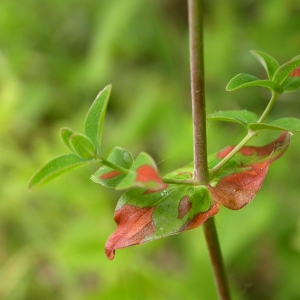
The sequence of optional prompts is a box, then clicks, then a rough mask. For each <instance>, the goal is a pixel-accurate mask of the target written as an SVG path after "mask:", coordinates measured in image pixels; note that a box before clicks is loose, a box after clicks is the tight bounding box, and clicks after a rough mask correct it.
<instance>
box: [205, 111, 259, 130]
mask: <svg viewBox="0 0 300 300" xmlns="http://www.w3.org/2000/svg"><path fill="white" fill-rule="evenodd" d="M207 118H208V119H209V120H215V121H225V122H234V123H238V124H241V125H243V126H246V127H247V125H248V124H250V123H254V122H257V121H258V117H257V115H256V114H255V113H253V112H251V111H247V110H226V111H218V112H215V113H213V114H210V115H208V116H207Z"/></svg>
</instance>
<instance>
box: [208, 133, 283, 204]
mask: <svg viewBox="0 0 300 300" xmlns="http://www.w3.org/2000/svg"><path fill="white" fill-rule="evenodd" d="M288 143H289V133H288V132H284V133H283V134H282V135H281V136H280V137H279V138H278V139H277V140H275V141H274V142H272V143H270V144H268V145H265V146H263V147H250V146H245V147H243V148H242V149H241V150H240V151H239V153H240V154H242V155H243V156H245V157H247V156H252V155H255V156H256V157H257V158H256V159H255V161H254V162H253V163H250V164H248V165H244V164H242V163H241V164H240V166H239V167H238V168H240V170H241V171H240V172H234V173H232V174H230V175H227V176H225V177H223V178H221V180H220V181H219V182H218V183H217V185H216V187H212V186H209V187H208V188H209V191H210V193H211V196H212V197H213V199H214V200H215V201H216V202H219V203H220V204H223V205H224V206H225V207H227V208H230V209H241V208H242V207H244V206H245V205H246V204H248V203H249V202H250V201H251V200H252V199H253V198H254V197H255V195H256V194H257V192H258V190H259V189H260V188H261V185H262V183H263V181H264V179H265V176H266V175H267V172H268V169H269V166H270V164H271V163H272V162H273V161H275V160H276V159H278V158H279V157H280V156H281V155H282V154H283V153H284V152H285V150H286V149H287V147H288ZM232 149H234V147H228V148H226V149H224V150H222V151H221V152H219V154H218V157H219V158H223V157H225V156H226V155H227V154H228V153H230V151H232ZM276 150H277V151H276ZM275 151H276V152H275ZM274 153H275V155H274Z"/></svg>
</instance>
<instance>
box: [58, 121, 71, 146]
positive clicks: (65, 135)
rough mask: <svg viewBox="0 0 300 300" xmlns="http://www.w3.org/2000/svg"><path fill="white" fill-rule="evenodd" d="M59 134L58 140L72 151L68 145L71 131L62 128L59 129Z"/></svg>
mask: <svg viewBox="0 0 300 300" xmlns="http://www.w3.org/2000/svg"><path fill="white" fill-rule="evenodd" d="M59 134H60V138H61V140H62V141H63V142H64V143H65V145H66V146H67V147H68V148H69V149H70V150H71V151H73V149H72V147H71V145H70V141H69V139H70V136H71V135H72V134H73V131H72V130H71V129H69V128H67V127H63V128H61V129H60V131H59Z"/></svg>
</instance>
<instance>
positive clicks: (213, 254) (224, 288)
mask: <svg viewBox="0 0 300 300" xmlns="http://www.w3.org/2000/svg"><path fill="white" fill-rule="evenodd" d="M203 228H204V234H205V239H206V243H207V247H208V250H209V255H210V260H211V263H212V269H213V273H214V279H215V284H216V286H217V291H218V296H219V299H221V300H230V291H229V285H228V281H227V276H226V272H225V266H224V263H223V259H222V253H221V248H220V244H219V240H218V234H217V229H216V226H215V220H214V217H212V218H209V219H207V221H206V222H205V223H204V224H203Z"/></svg>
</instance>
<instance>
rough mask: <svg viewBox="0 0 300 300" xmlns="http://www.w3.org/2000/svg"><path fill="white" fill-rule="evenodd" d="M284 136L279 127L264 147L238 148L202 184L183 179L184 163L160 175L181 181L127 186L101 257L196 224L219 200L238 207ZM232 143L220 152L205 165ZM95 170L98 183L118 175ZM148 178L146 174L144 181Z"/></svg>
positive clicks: (186, 175) (188, 171)
mask: <svg viewBox="0 0 300 300" xmlns="http://www.w3.org/2000/svg"><path fill="white" fill-rule="evenodd" d="M289 137H290V135H289V134H288V133H287V132H285V133H283V134H282V135H281V136H280V137H279V138H278V139H277V140H275V141H274V142H272V143H270V144H268V145H266V146H264V147H250V146H245V147H243V148H242V149H241V150H240V151H239V153H238V154H237V155H236V156H234V158H233V159H232V160H230V162H228V163H227V164H226V165H225V166H224V167H223V168H222V171H220V172H219V173H218V174H217V176H215V177H214V179H213V181H212V182H211V183H210V184H209V185H208V186H202V185H200V186H199V185H198V186H196V185H189V184H188V182H189V180H192V179H193V165H192V164H190V165H188V166H186V167H184V168H181V169H179V170H176V171H174V172H172V173H170V174H168V175H166V176H165V177H163V180H164V181H167V182H169V181H170V180H178V181H179V180H183V181H185V183H184V184H166V185H165V186H164V187H163V188H161V190H157V189H156V190H151V189H143V188H133V189H130V190H129V191H127V192H125V194H124V195H123V196H122V197H121V198H120V200H119V202H118V204H117V207H116V211H115V215H114V219H115V222H116V223H117V229H116V231H115V232H114V233H113V234H112V235H111V236H110V237H109V239H108V241H107V242H106V246H105V252H106V255H107V257H108V258H109V259H113V258H114V252H115V250H116V249H119V248H124V247H128V246H131V245H136V244H141V243H145V242H148V241H152V240H155V239H158V238H162V237H165V236H168V235H172V234H176V233H180V232H182V231H185V230H189V229H193V228H196V227H198V226H200V225H201V224H203V223H204V222H205V221H206V220H207V218H209V217H212V216H213V215H215V214H216V213H217V212H218V211H219V207H220V204H221V205H224V206H225V207H227V208H229V209H234V210H236V209H241V208H242V207H244V206H245V205H246V204H248V203H249V202H250V201H251V200H252V199H253V198H254V197H255V195H256V194H257V192H258V190H259V189H260V187H261V185H262V183H263V180H264V178H265V176H266V174H267V172H268V168H269V166H270V164H271V163H272V162H273V161H275V160H276V159H278V158H279V157H280V156H281V155H282V154H283V153H284V152H285V151H286V149H287V148H288V146H289V141H290V138H289ZM233 148H234V147H228V148H226V149H224V150H222V151H220V152H219V153H218V155H217V156H216V158H215V159H214V160H212V161H211V163H210V167H213V166H214V165H215V164H217V163H218V161H219V160H220V159H222V158H223V157H225V156H226V155H227V154H228V153H229V152H230V151H232V149H233ZM113 162H114V163H116V162H115V161H113ZM145 163H146V162H145ZM147 166H148V165H147V164H145V165H144V167H147ZM100 170H101V171H99V172H96V173H95V174H94V175H93V180H94V181H95V182H98V183H101V184H104V185H105V183H104V182H105V180H107V181H108V182H109V184H108V185H111V181H112V180H116V181H117V179H118V177H119V176H122V175H121V174H115V176H111V175H112V174H113V173H111V172H112V171H111V170H107V171H108V172H107V173H103V168H101V169H100ZM108 174H110V175H109V176H106V175H108ZM97 176H99V177H97ZM146 177H147V176H145V177H144V179H145V180H146ZM155 177H156V178H158V177H159V175H158V174H157V175H156V176H155ZM152 178H153V174H152V173H151V175H150V177H149V180H150V181H151V180H152ZM162 183H163V182H162Z"/></svg>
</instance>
